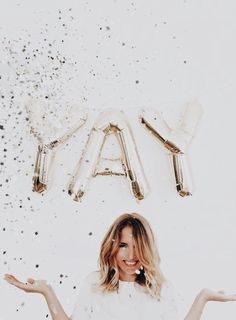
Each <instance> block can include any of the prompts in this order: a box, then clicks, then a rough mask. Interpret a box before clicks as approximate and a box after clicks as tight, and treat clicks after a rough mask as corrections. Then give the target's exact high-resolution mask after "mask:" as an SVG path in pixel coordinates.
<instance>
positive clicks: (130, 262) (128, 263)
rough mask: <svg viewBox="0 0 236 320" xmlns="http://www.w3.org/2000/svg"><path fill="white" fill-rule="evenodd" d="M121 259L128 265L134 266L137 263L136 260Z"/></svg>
mask: <svg viewBox="0 0 236 320" xmlns="http://www.w3.org/2000/svg"><path fill="white" fill-rule="evenodd" d="M123 261H124V263H125V264H126V265H127V266H128V267H134V266H136V265H137V263H138V261H129V260H123Z"/></svg>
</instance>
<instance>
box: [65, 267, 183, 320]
mask: <svg viewBox="0 0 236 320" xmlns="http://www.w3.org/2000/svg"><path fill="white" fill-rule="evenodd" d="M98 281H99V272H93V273H91V274H90V275H89V276H88V277H87V278H86V279H85V281H84V283H83V285H82V286H81V288H80V293H79V296H78V301H77V303H76V306H75V308H74V312H73V314H72V317H71V319H72V320H88V319H92V320H121V319H122V320H143V319H148V320H151V319H153V320H177V319H178V316H177V308H176V305H175V301H174V297H173V290H172V288H171V287H170V285H169V284H164V285H163V287H162V291H161V299H160V301H159V300H157V299H155V298H153V297H151V295H150V294H148V293H147V292H146V289H145V288H144V287H142V286H140V285H139V284H138V283H136V282H126V281H119V289H118V292H117V291H115V292H108V293H103V292H101V290H99V289H98V287H97V285H96V284H97V283H98Z"/></svg>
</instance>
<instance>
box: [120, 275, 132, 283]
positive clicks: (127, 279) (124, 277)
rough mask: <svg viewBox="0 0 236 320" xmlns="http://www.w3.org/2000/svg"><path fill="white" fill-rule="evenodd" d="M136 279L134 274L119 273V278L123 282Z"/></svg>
mask: <svg viewBox="0 0 236 320" xmlns="http://www.w3.org/2000/svg"><path fill="white" fill-rule="evenodd" d="M135 279H136V275H134V274H123V273H120V276H119V280H120V281H125V282H134V281H135Z"/></svg>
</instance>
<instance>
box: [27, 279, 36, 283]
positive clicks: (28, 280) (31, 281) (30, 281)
mask: <svg viewBox="0 0 236 320" xmlns="http://www.w3.org/2000/svg"><path fill="white" fill-rule="evenodd" d="M27 282H28V283H30V284H34V283H35V280H34V279H32V278H28V279H27Z"/></svg>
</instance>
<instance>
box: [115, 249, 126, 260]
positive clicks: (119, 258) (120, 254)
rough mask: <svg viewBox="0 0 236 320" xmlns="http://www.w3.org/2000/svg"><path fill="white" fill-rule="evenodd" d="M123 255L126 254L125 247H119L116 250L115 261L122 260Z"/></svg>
mask: <svg viewBox="0 0 236 320" xmlns="http://www.w3.org/2000/svg"><path fill="white" fill-rule="evenodd" d="M125 255H126V249H125V248H120V249H119V251H118V252H117V255H116V260H117V262H118V261H119V262H121V261H123V260H124V259H125Z"/></svg>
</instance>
